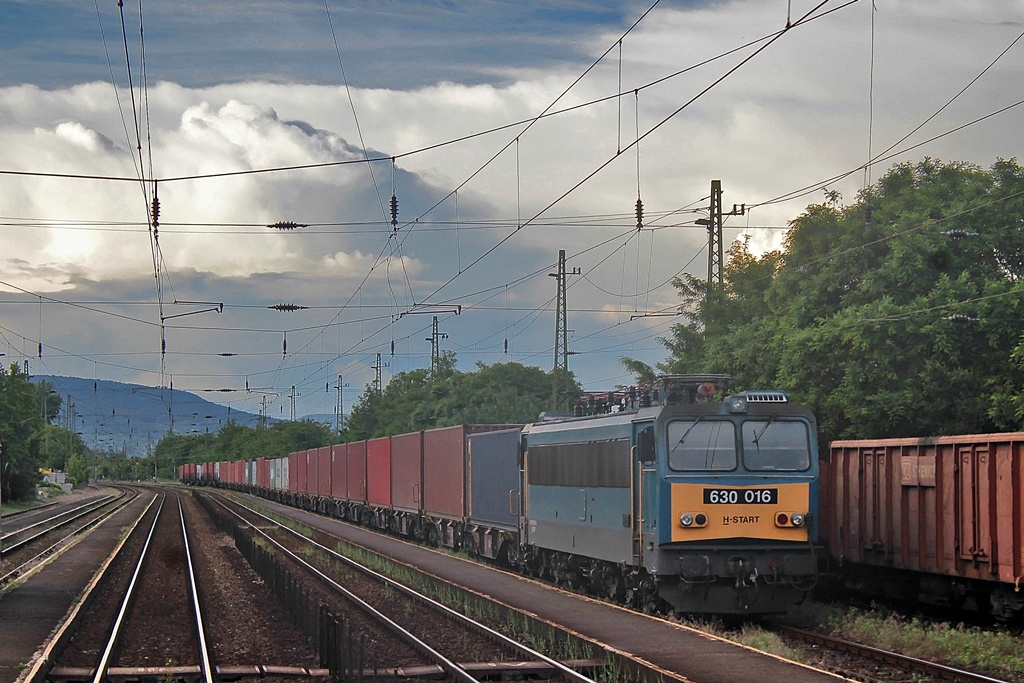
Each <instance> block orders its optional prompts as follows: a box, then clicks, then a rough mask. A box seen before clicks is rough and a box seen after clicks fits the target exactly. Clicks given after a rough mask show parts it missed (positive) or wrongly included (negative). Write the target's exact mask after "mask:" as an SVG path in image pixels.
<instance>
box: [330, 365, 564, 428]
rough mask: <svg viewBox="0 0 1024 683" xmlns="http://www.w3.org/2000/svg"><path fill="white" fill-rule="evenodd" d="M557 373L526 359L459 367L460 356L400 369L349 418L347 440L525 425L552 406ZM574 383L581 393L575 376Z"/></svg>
mask: <svg viewBox="0 0 1024 683" xmlns="http://www.w3.org/2000/svg"><path fill="white" fill-rule="evenodd" d="M551 386H552V375H551V373H550V372H544V371H543V370H540V369H539V368H536V367H530V366H525V365H522V364H520V363H497V364H494V365H484V364H482V363H478V364H477V369H476V371H475V372H467V373H464V372H460V371H458V370H456V369H455V354H454V353H452V352H450V351H448V352H445V353H444V354H442V357H441V358H440V359H439V362H438V364H437V367H436V369H435V370H433V371H432V370H428V369H422V368H421V369H416V370H410V371H408V372H400V373H398V374H396V375H395V376H394V377H392V378H391V381H390V382H388V384H387V386H386V387H384V389H383V390H381V391H377V390H376V389H375V388H373V387H371V386H367V388H366V390H365V391H364V392H363V393H362V395H361V396H360V397H359V399H358V400H357V401H356V404H355V405H354V406H353V407H352V411H351V414H350V416H349V419H348V424H347V427H348V429H347V431H346V433H345V434H344V438H345V440H346V441H358V440H361V439H368V438H373V437H378V436H388V435H393V434H403V433H407V432H414V431H418V430H420V429H433V428H435V427H446V426H451V425H457V424H474V423H478V424H523V423H527V422H533V421H534V420H536V419H537V416H538V415H539V414H540V413H541V412H542V411H543V410H545V409H547V408H548V407H549V406H548V404H549V402H550V400H551ZM570 387H571V390H572V391H574V392H578V391H579V385H578V384H577V383H576V381H575V378H573V377H571V376H570Z"/></svg>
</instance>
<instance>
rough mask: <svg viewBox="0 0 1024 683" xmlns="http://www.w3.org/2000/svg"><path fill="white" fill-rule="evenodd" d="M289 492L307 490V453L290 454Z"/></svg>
mask: <svg viewBox="0 0 1024 683" xmlns="http://www.w3.org/2000/svg"><path fill="white" fill-rule="evenodd" d="M288 490H289V491H295V492H299V491H305V490H306V452H305V451H296V452H295V453H289V454H288Z"/></svg>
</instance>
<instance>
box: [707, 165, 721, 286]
mask: <svg viewBox="0 0 1024 683" xmlns="http://www.w3.org/2000/svg"><path fill="white" fill-rule="evenodd" d="M708 219H709V221H708V289H710V288H711V287H713V286H716V285H717V286H718V287H721V286H722V264H723V262H724V258H723V248H722V181H721V180H712V181H711V214H710V215H709V216H708Z"/></svg>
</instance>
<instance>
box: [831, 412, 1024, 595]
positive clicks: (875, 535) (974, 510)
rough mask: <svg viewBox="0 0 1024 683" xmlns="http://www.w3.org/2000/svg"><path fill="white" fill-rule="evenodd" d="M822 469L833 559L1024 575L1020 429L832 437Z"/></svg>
mask: <svg viewBox="0 0 1024 683" xmlns="http://www.w3.org/2000/svg"><path fill="white" fill-rule="evenodd" d="M823 465H824V467H823V468H822V482H823V484H822V494H821V499H822V517H823V524H822V528H823V530H824V531H825V534H826V535H827V537H828V539H827V540H828V542H829V547H830V552H831V553H832V555H833V556H835V557H838V558H841V559H848V560H850V561H853V562H858V563H863V564H871V565H879V566H886V567H895V568H898V569H909V570H914V571H920V572H929V573H935V574H944V575H947V576H953V577H963V578H971V579H979V580H986V581H999V582H1003V583H1016V582H1019V581H1022V579H1024V543H1022V534H1024V433H1019V432H1018V433H1011V434H981V435H968V436H946V437H937V438H929V439H883V440H877V441H835V442H833V443H832V445H831V457H830V462H828V463H823Z"/></svg>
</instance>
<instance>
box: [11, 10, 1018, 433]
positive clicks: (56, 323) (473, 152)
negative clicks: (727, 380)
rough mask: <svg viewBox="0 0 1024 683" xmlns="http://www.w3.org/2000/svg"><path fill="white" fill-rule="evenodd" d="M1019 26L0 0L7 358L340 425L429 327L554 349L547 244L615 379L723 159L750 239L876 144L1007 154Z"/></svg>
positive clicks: (577, 329)
mask: <svg viewBox="0 0 1024 683" xmlns="http://www.w3.org/2000/svg"><path fill="white" fill-rule="evenodd" d="M787 25H789V26H790V28H789V29H788V30H785V29H786V27H787ZM1022 32H1024V2H1021V1H1019V0H1013V1H1011V0H976V1H974V2H970V3H964V2H962V1H961V0H899V1H896V0H874V3H873V4H872V2H871V1H870V0H854V1H853V2H847V1H845V0H825V1H824V2H822V1H821V0H812V1H809V0H723V1H718V0H705V1H703V2H697V1H691V0H662V1H661V2H656V3H655V2H653V0H651V2H645V3H639V2H633V1H632V0H619V1H616V2H603V3H594V2H582V1H575V0H569V1H567V2H545V1H538V2H529V1H518V0H517V1H511V0H509V1H505V0H481V1H478V2H466V3H457V2H450V1H446V2H440V1H423V2H413V1H402V0H389V1H379V2H374V1H370V2H351V3H349V2H339V1H338V0H326V1H325V2H319V3H318V2H313V1H311V0H290V1H285V0H253V1H243V0H207V1H206V2H202V3H195V2H188V3H186V2H180V1H178V0H153V1H152V2H144V3H141V4H140V2H139V0H124V3H123V14H122V8H119V7H118V3H117V2H116V1H115V0H96V1H95V2H93V3H84V2H81V1H79V0H75V1H71V0H67V1H60V0H32V1H27V2H20V1H15V2H10V1H2V0H0V353H4V354H5V355H6V358H5V359H4V360H6V361H7V362H8V363H9V362H18V363H21V364H24V363H25V362H26V361H27V362H28V367H29V369H30V373H32V374H37V373H38V374H47V375H65V376H77V377H86V378H90V377H91V378H96V379H110V380H117V381H123V382H131V383H136V384H143V385H147V386H173V387H174V388H176V389H184V390H188V391H193V392H195V393H197V394H199V395H201V396H203V397H205V398H208V399H210V400H215V401H217V402H221V403H225V404H227V405H231V406H232V407H233V408H235V409H240V410H247V411H249V412H259V411H260V410H265V411H266V413H267V414H268V415H269V416H271V417H278V418H286V419H287V418H290V417H292V416H294V417H302V416H305V415H313V414H317V415H322V414H332V413H334V412H335V411H336V410H337V407H338V400H339V396H340V398H341V401H342V404H343V409H342V411H343V413H347V412H348V411H349V410H350V409H351V406H352V404H353V402H354V401H355V400H356V399H357V397H358V396H359V394H360V393H361V392H362V391H363V390H364V388H365V387H366V386H367V384H369V383H371V382H372V381H373V380H374V378H375V375H376V373H377V372H378V371H379V372H380V374H381V378H382V381H383V382H385V383H386V382H387V381H388V380H389V379H390V377H391V376H393V375H394V374H395V373H398V372H405V371H410V370H414V369H417V368H424V367H429V366H430V351H431V341H430V339H431V337H432V335H433V319H434V317H435V316H436V317H437V329H438V333H439V339H438V346H439V348H440V350H442V351H451V352H454V353H455V354H456V357H457V359H458V364H459V367H460V368H461V369H463V370H467V371H468V370H472V369H474V368H475V367H476V366H477V364H487V365H489V364H493V363H502V362H509V361H516V362H521V363H524V364H529V365H536V366H538V367H540V368H542V369H544V370H549V369H551V367H552V366H553V364H554V358H553V352H554V342H555V297H556V287H557V279H556V278H554V277H551V275H552V274H554V273H555V272H556V270H557V262H558V253H559V250H565V254H566V269H567V273H569V274H568V275H567V276H566V283H567V295H566V298H567V320H568V327H569V330H570V331H569V350H570V352H571V354H572V355H571V356H570V358H569V368H570V369H571V370H572V371H573V372H574V373H575V374H576V376H577V378H578V379H579V380H580V381H581V382H582V383H583V384H584V386H585V387H586V388H587V389H588V390H593V391H599V390H604V389H610V388H613V387H615V386H617V385H629V384H631V383H633V381H634V378H633V377H631V376H630V375H629V374H628V373H627V372H625V370H624V369H623V367H622V364H621V362H620V359H621V358H623V357H628V358H635V359H638V360H642V361H644V362H646V363H649V364H652V365H653V364H656V363H658V362H661V361H663V360H664V359H665V357H666V350H665V348H664V346H663V345H662V344H661V343H660V342H659V338H664V337H666V336H668V335H670V334H671V327H672V325H673V324H676V323H678V322H679V321H680V319H679V318H678V317H675V316H674V315H672V314H674V313H676V312H677V305H678V297H677V293H676V290H675V289H674V288H673V287H672V285H671V281H672V279H673V278H674V277H676V276H678V275H681V274H683V273H687V272H688V273H692V274H694V275H697V276H698V277H705V276H706V274H707V267H708V266H707V263H708V256H707V231H706V229H705V228H704V227H702V226H700V225H698V224H696V223H695V221H697V220H699V219H701V218H704V217H706V215H707V209H708V205H709V194H710V187H711V181H712V180H720V181H721V183H722V188H723V191H724V194H723V205H724V207H725V211H726V212H727V213H730V212H732V209H733V207H734V205H737V206H736V211H735V212H734V213H735V214H736V215H730V216H727V217H726V223H725V230H724V241H725V244H726V246H728V245H729V244H731V243H732V242H733V241H734V240H737V239H748V240H749V244H750V246H751V248H752V249H753V250H754V251H755V253H760V252H763V251H765V250H767V249H772V248H777V247H779V246H780V245H781V244H782V241H783V239H784V238H785V231H786V228H787V226H788V225H789V222H790V221H792V220H793V219H794V218H796V217H798V216H799V215H800V214H801V213H802V212H803V211H804V210H805V209H806V207H807V206H808V205H810V204H812V203H821V202H823V201H824V200H825V192H826V190H827V191H838V192H839V193H840V194H841V196H842V197H843V201H844V202H846V203H852V202H854V201H856V198H857V193H858V192H859V191H861V190H862V189H863V188H864V187H865V185H867V184H870V183H872V182H875V181H877V180H878V178H879V177H881V176H882V175H884V174H885V172H886V171H887V170H888V169H890V168H891V167H892V166H893V165H894V164H897V163H905V162H911V163H912V162H916V161H919V160H921V159H922V158H924V157H932V158H937V159H941V160H944V161H966V162H971V163H975V164H978V165H979V166H981V167H985V168H987V167H990V166H991V165H992V164H993V163H994V162H995V161H996V160H997V159H999V158H1013V157H1018V156H1020V155H1021V146H1022V144H1024V142H1022V136H1021V135H1020V131H1021V130H1022V129H1024V126H1022V123H1024V121H1022V119H1024V107H1019V106H1015V105H1017V104H1018V103H1019V102H1020V101H1021V93H1022V92H1024V68H1022V64H1024V40H1021V41H1020V42H1016V41H1017V39H1018V38H1019V37H1020V36H1021V34H1022ZM869 160H872V163H870V164H869V163H868V162H869ZM393 195H394V197H395V198H396V201H397V214H396V215H393V213H392V210H391V198H392V196H393ZM154 198H155V199H156V200H157V202H158V204H159V209H160V211H159V215H158V220H157V223H156V225H155V226H153V225H152V224H151V222H150V216H151V213H152V212H151V208H152V206H153V204H154ZM638 198H639V199H640V200H642V204H643V208H644V216H643V220H642V225H641V227H639V228H638V226H637V217H636V215H635V206H636V202H637V199H638ZM274 225H277V226H278V227H268V226H274ZM282 225H285V226H289V227H291V226H294V227H291V229H281V226H282ZM282 305H283V306H282ZM272 306H276V307H277V308H271V307H272ZM281 308H293V309H295V310H280V309H281ZM378 354H380V355H379V359H378ZM339 385H340V386H341V391H340V392H339ZM784 388H785V387H784Z"/></svg>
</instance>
